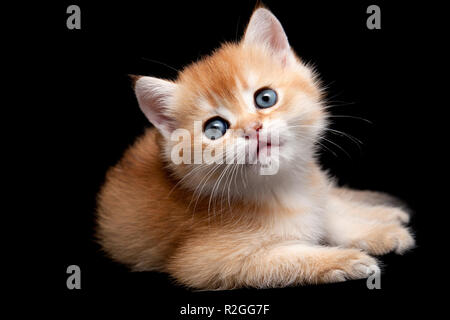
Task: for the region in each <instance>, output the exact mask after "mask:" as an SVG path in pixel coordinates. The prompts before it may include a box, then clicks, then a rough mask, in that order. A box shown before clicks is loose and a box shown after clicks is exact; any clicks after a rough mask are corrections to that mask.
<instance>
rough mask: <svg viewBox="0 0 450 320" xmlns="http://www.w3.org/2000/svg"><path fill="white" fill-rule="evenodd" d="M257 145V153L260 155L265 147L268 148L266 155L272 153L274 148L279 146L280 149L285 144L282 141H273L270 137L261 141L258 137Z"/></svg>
mask: <svg viewBox="0 0 450 320" xmlns="http://www.w3.org/2000/svg"><path fill="white" fill-rule="evenodd" d="M257 143H258V144H257V146H256V155H257V156H258V157H259V155H260V153H261V151H264V149H266V155H268V156H269V155H271V153H272V148H278V150H279V149H280V147H281V146H282V145H283V143H282V142H281V141H278V142H275V141H272V140H270V139H268V140H266V141H261V140H260V139H259V137H258V140H257Z"/></svg>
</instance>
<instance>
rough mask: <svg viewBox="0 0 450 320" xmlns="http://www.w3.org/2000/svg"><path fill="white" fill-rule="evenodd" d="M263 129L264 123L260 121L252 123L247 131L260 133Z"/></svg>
mask: <svg viewBox="0 0 450 320" xmlns="http://www.w3.org/2000/svg"><path fill="white" fill-rule="evenodd" d="M262 127H263V125H262V123H261V122H260V121H255V122H252V123H250V125H249V126H248V127H247V130H249V131H256V132H258V131H259V130H261V129H262Z"/></svg>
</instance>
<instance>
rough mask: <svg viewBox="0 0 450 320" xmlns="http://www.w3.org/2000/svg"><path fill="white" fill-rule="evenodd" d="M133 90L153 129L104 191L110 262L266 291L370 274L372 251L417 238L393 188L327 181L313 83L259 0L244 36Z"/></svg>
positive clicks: (190, 282) (193, 281)
mask: <svg viewBox="0 0 450 320" xmlns="http://www.w3.org/2000/svg"><path fill="white" fill-rule="evenodd" d="M135 91H136V96H137V99H138V102H139V106H140V108H141V109H142V111H143V112H144V114H145V115H146V117H147V118H148V120H149V121H150V122H151V123H152V124H153V125H154V126H155V128H152V129H149V130H147V132H146V133H145V135H144V136H143V137H141V138H139V139H138V141H137V142H136V143H135V144H134V145H133V146H132V147H131V148H130V149H129V150H128V151H127V152H126V153H125V155H124V157H123V158H122V160H121V161H120V162H119V163H118V164H117V165H116V166H115V167H113V168H112V169H110V170H109V172H108V174H107V178H106V183H105V185H104V186H103V188H102V190H101V192H100V194H99V198H98V232H97V236H98V238H99V240H100V243H101V244H102V246H103V248H104V250H105V251H106V252H107V253H108V254H109V255H110V256H111V257H112V258H113V259H114V260H116V261H119V262H121V263H124V264H126V265H128V266H129V267H130V268H131V269H133V270H137V271H144V270H145V271H147V270H155V271H161V272H167V273H169V274H170V275H171V276H172V277H173V278H174V279H176V280H177V281H178V282H179V283H181V284H183V285H186V286H189V287H192V288H197V289H231V288H239V287H248V286H250V287H258V288H267V287H280V286H288V285H299V284H306V283H326V282H336V281H343V280H346V279H359V278H365V277H367V276H368V275H369V274H370V273H371V272H373V270H376V269H377V261H376V260H375V259H374V258H372V257H371V256H370V255H380V254H385V253H388V252H391V251H395V252H397V253H400V254H401V253H403V252H404V251H406V250H408V249H410V248H411V247H413V246H414V239H413V238H412V236H411V234H410V232H409V231H408V229H407V228H406V227H405V226H404V224H406V223H407V222H408V220H409V216H408V214H407V213H406V212H405V211H403V210H402V209H401V208H399V207H395V206H394V205H391V198H390V197H389V196H387V195H384V194H382V193H377V192H372V191H356V190H350V189H345V188H339V187H336V186H335V185H334V184H333V182H332V181H331V180H330V178H329V177H327V175H326V174H325V173H324V172H323V171H322V170H321V169H320V167H319V166H318V164H317V161H316V159H315V154H316V142H317V141H318V140H319V139H320V137H321V135H322V134H323V132H324V130H325V126H326V123H327V121H326V120H327V114H326V112H325V107H324V105H323V102H322V92H321V89H320V88H319V85H318V83H317V81H316V79H315V76H314V74H313V72H312V71H311V70H310V69H309V68H308V67H307V66H306V65H304V64H303V63H302V61H301V60H300V59H299V58H298V57H297V56H296V55H295V53H294V52H293V50H292V49H291V48H290V46H289V43H288V39H287V37H286V35H285V33H284V30H283V28H282V26H281V24H280V22H279V21H278V20H277V18H276V17H275V16H274V15H273V14H272V13H271V12H270V11H268V10H267V9H265V8H258V9H256V10H255V12H254V13H253V15H252V17H251V19H250V22H249V25H248V27H247V29H246V31H245V34H244V37H243V39H242V40H241V41H240V42H239V43H232V44H225V45H223V46H222V47H221V48H220V49H218V50H216V51H215V52H214V53H213V54H212V55H210V56H208V57H206V58H203V59H202V60H200V61H198V62H196V63H193V64H192V65H190V66H188V67H186V68H185V69H184V70H182V71H181V72H180V74H179V76H178V78H177V79H176V81H167V80H162V79H156V78H152V77H137V79H136V81H135ZM180 141H181V142H180ZM223 146H226V148H225V147H223ZM230 150H231V151H230ZM207 155H209V157H210V160H211V159H212V160H213V161H206V160H205V157H206V156H207ZM199 159H200V161H198V160H199Z"/></svg>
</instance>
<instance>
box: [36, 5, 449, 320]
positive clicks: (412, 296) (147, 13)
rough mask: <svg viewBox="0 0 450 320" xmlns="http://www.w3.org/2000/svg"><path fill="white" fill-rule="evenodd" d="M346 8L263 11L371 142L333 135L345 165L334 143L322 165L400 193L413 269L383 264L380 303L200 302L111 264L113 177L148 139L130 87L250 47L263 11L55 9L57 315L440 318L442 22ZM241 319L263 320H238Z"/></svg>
mask: <svg viewBox="0 0 450 320" xmlns="http://www.w3.org/2000/svg"><path fill="white" fill-rule="evenodd" d="M336 2H337V1H330V2H324V1H295V2H294V1H265V4H266V5H267V6H268V8H269V9H271V10H272V12H273V13H274V14H275V15H276V16H277V17H278V18H279V20H280V21H281V23H282V24H283V26H284V28H285V31H286V33H287V35H288V37H289V40H290V43H291V46H292V47H293V48H294V50H295V51H296V52H297V53H298V54H299V56H300V57H302V58H303V59H304V60H305V61H308V62H310V63H312V64H313V65H314V66H316V68H317V70H318V72H319V73H320V76H321V79H322V80H323V83H324V85H325V86H326V87H327V88H328V89H327V92H328V100H329V104H330V105H333V106H335V107H333V108H331V109H330V111H331V112H332V114H333V115H336V116H337V117H336V118H333V120H334V123H333V124H332V128H334V129H337V130H342V131H344V132H346V133H348V134H350V135H352V136H354V137H356V138H357V139H359V140H361V141H362V144H361V145H360V146H358V145H357V144H355V143H354V142H352V141H351V140H350V139H349V138H346V137H342V136H339V135H335V134H329V135H328V136H327V138H328V139H330V140H332V141H333V142H334V143H336V144H338V145H340V146H341V147H342V149H344V150H345V151H343V150H341V149H340V148H338V147H336V146H335V145H333V144H331V143H327V142H324V143H325V145H326V146H327V147H328V148H329V149H331V151H327V150H326V149H324V150H323V151H322V155H321V159H320V160H321V163H322V164H323V166H324V167H325V168H327V169H329V170H330V172H331V173H332V174H334V175H336V176H337V177H338V178H339V181H340V182H341V183H342V184H346V185H349V186H351V187H353V188H359V189H372V190H381V191H385V192H389V193H391V194H393V195H395V196H397V197H399V198H401V199H403V200H404V201H405V202H406V203H407V204H408V205H409V207H410V208H411V209H412V211H413V212H414V215H413V219H412V229H413V230H414V232H415V234H416V239H417V248H415V249H414V250H413V251H411V252H409V253H407V254H405V255H404V256H397V255H394V254H389V255H387V256H383V257H382V258H380V260H381V261H382V262H383V264H384V265H385V267H384V268H383V270H384V272H383V274H382V278H381V286H382V289H381V290H369V289H367V287H366V283H365V280H360V281H350V282H346V283H339V284H330V285H321V286H306V287H298V288H283V289H269V290H254V289H243V290H235V291H226V292H192V291H190V290H186V289H183V288H180V287H177V286H175V285H173V283H172V281H171V280H170V279H169V278H168V277H167V276H166V275H163V274H157V273H149V272H148V273H131V272H129V271H128V270H126V269H125V268H124V267H122V266H120V265H118V264H116V263H114V262H112V261H110V260H109V259H107V258H106V257H104V256H103V254H102V253H101V252H100V248H99V247H98V245H97V244H96V243H95V242H94V240H93V233H94V228H95V205H96V194H97V192H98V190H99V188H100V186H101V185H102V183H103V179H104V176H105V173H106V171H107V169H108V168H109V167H110V166H112V165H114V164H115V163H116V162H117V161H118V160H119V159H120V157H121V155H122V153H123V151H124V150H125V149H126V148H127V147H128V146H129V145H130V144H132V143H133V141H134V140H135V138H136V137H137V136H139V135H140V134H142V133H143V130H144V128H145V127H148V126H150V124H149V123H148V122H147V120H146V118H145V117H144V116H143V114H141V112H140V110H139V108H138V105H137V102H136V99H135V97H134V93H133V91H132V88H131V82H130V80H129V78H128V74H142V75H152V76H157V77H162V78H172V79H173V78H175V77H176V74H177V72H176V71H174V70H173V69H172V68H175V69H180V68H182V67H183V66H184V65H186V64H188V63H190V62H193V61H195V60H196V59H198V58H199V57H200V56H201V55H205V54H208V53H209V52H211V50H213V49H214V48H217V47H218V46H219V45H220V43H222V42H223V41H234V40H237V39H239V38H240V37H241V35H242V33H243V31H244V29H245V25H246V23H247V22H248V19H249V17H250V15H251V12H252V10H253V7H254V5H255V3H254V1H223V2H213V1H202V2H199V1H195V2H180V3H174V2H172V1H159V2H153V1H123V2H121V3H110V2H106V1H105V2H96V3H95V4H94V3H92V2H88V1H73V2H72V1H71V2H68V1H61V2H60V3H58V4H54V5H46V6H45V15H46V17H48V19H45V22H44V25H45V27H46V29H45V32H43V33H41V36H40V37H39V39H38V40H39V45H37V46H36V47H35V48H34V50H35V52H36V53H43V54H44V56H45V59H44V60H43V62H42V63H43V64H44V68H45V69H46V72H45V74H44V75H43V76H45V79H46V80H45V83H46V85H47V90H48V91H49V93H50V95H49V96H48V100H47V101H45V108H43V111H42V113H43V114H44V115H45V116H46V117H47V120H48V122H46V123H48V124H46V123H44V122H43V123H42V126H41V128H40V130H41V131H42V132H44V133H45V134H46V140H47V142H49V145H50V146H51V151H53V153H51V157H50V158H49V160H48V161H47V165H49V166H50V173H51V175H50V176H48V177H47V178H48V181H49V184H50V186H51V187H50V189H48V192H47V196H46V198H45V199H47V200H48V202H47V205H46V209H45V210H46V219H45V224H46V227H48V229H49V232H47V231H42V233H43V236H49V238H50V242H49V246H48V249H49V251H50V254H51V256H52V259H51V260H48V261H46V262H45V265H46V266H48V268H49V270H51V271H52V272H51V280H52V281H51V283H52V285H51V286H50V285H49V286H48V287H47V289H48V290H49V291H50V292H51V294H52V296H53V299H55V301H64V302H66V303H68V305H73V306H74V307H73V308H72V309H71V310H74V309H77V310H80V309H83V307H84V306H85V305H90V306H92V305H95V306H97V307H99V309H100V310H105V311H106V310H113V311H115V310H116V309H117V310H118V309H122V308H124V309H127V311H136V310H139V311H144V312H146V314H145V316H144V318H149V319H175V318H177V319H183V317H182V316H180V315H179V314H178V313H179V310H180V307H181V306H183V305H186V304H188V303H189V304H191V305H192V304H197V305H202V306H216V307H219V306H221V305H223V304H225V303H228V304H230V303H233V304H270V309H271V311H270V314H269V315H268V316H266V318H273V319H294V318H295V319H297V318H298V319H300V318H302V317H305V316H306V314H308V316H310V315H311V314H312V313H314V314H315V315H316V316H322V315H325V314H329V313H332V314H334V315H338V314H345V315H349V314H355V315H356V316H358V315H360V316H364V317H365V316H367V315H369V314H370V315H376V316H384V315H386V313H387V312H390V313H391V315H392V310H394V309H395V310H397V311H398V312H404V311H405V310H411V309H416V308H427V310H428V311H429V312H432V311H433V307H432V305H431V304H427V303H425V302H424V299H423V298H424V297H425V296H428V295H430V294H431V293H434V292H435V291H434V290H435V287H436V286H439V285H440V284H441V280H440V278H439V277H437V276H438V275H439V272H436V271H432V270H434V269H433V268H434V267H436V264H437V263H438V262H437V261H436V259H435V254H434V250H433V241H432V238H433V236H434V234H435V232H434V231H433V228H434V225H435V224H436V222H435V221H436V220H435V216H433V215H434V214H436V211H437V210H436V208H434V207H433V205H432V204H430V202H433V199H434V197H435V191H436V190H435V189H436V188H437V186H436V183H435V182H434V180H435V179H436V176H434V175H433V174H431V170H432V169H433V166H434V162H433V161H432V159H431V158H430V154H433V151H432V150H433V148H434V145H433V140H431V139H430V138H429V135H430V132H429V131H430V130H432V129H433V125H432V124H431V123H430V121H429V119H428V117H429V111H431V110H430V109H429V107H426V106H424V105H423V101H425V100H427V96H428V95H429V93H426V92H423V91H424V85H425V84H424V81H425V82H427V80H424V78H423V77H422V76H421V75H420V74H421V71H423V70H421V69H422V68H423V65H422V64H421V63H419V62H420V61H421V60H422V59H423V56H422V52H423V49H424V47H426V46H427V42H428V41H429V37H428V34H427V29H425V28H424V23H423V21H424V17H427V19H430V20H432V19H433V17H432V16H430V12H431V10H432V8H431V7H426V6H421V7H415V6H413V5H409V4H408V3H407V2H405V3H397V4H396V5H395V4H393V3H392V2H393V1H391V2H390V3H389V2H384V1H370V2H369V1H359V2H348V1H345V2H344V1H341V2H339V3H336ZM70 4H78V5H79V6H80V8H81V24H82V28H81V30H68V29H67V28H66V18H67V16H68V15H67V14H66V8H67V6H68V5H70ZM370 4H377V5H379V6H380V7H381V15H382V17H381V19H382V22H381V23H382V29H381V30H368V29H367V28H366V19H367V17H368V14H366V8H367V7H368V5H370ZM420 21H422V22H420ZM156 61H158V62H156ZM164 64H167V65H169V66H170V67H168V66H165V65H164ZM47 80H48V81H47ZM43 81H44V80H43ZM343 116H345V117H343ZM346 116H351V117H354V118H351V117H346ZM433 117H436V115H435V114H434V115H433ZM364 119H366V120H367V121H366V120H364ZM333 153H334V154H333ZM440 263H443V261H441V262H440ZM71 264H76V265H79V266H80V267H81V270H82V289H81V290H68V289H67V288H66V277H67V274H66V268H67V266H69V265H71ZM49 283H50V282H49ZM441 285H442V284H441ZM105 298H106V300H105ZM100 301H106V304H102V303H100ZM114 301H119V302H117V303H116V302H114ZM125 301H127V303H124V302H125ZM360 312H363V313H360ZM156 314H159V315H158V316H156ZM184 318H189V317H184ZM216 318H217V319H220V318H221V316H220V315H216ZM233 318H235V319H247V318H249V319H250V318H254V319H256V318H258V319H259V317H255V316H253V317H251V316H240V317H239V316H236V317H229V319H233ZM261 318H262V317H261Z"/></svg>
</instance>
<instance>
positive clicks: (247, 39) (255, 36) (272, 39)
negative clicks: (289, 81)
mask: <svg viewBox="0 0 450 320" xmlns="http://www.w3.org/2000/svg"><path fill="white" fill-rule="evenodd" d="M242 42H243V43H244V44H256V45H262V46H266V47H268V48H269V49H270V50H271V51H272V53H273V54H274V55H275V56H276V57H277V58H279V59H280V60H281V62H282V64H283V65H286V64H288V63H291V62H293V61H295V57H294V55H293V53H292V50H291V47H290V45H289V42H288V38H287V36H286V33H285V32H284V29H283V27H282V25H281V23H280V21H278V19H277V18H276V17H275V16H274V15H273V13H272V12H270V11H269V10H267V9H265V8H258V9H256V10H255V11H254V12H253V14H252V17H251V18H250V22H249V23H248V26H247V29H246V30H245V34H244V38H243V40H242ZM293 59H294V60H293Z"/></svg>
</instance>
